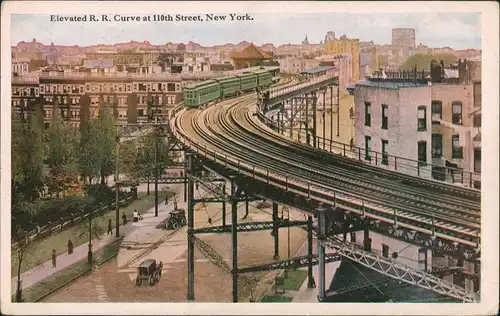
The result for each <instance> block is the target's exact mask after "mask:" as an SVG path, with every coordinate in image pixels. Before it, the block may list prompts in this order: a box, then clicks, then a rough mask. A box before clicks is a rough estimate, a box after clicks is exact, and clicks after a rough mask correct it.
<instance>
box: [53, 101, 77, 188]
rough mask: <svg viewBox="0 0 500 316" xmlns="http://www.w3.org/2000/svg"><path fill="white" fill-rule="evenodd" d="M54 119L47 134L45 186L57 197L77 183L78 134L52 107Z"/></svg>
mask: <svg viewBox="0 0 500 316" xmlns="http://www.w3.org/2000/svg"><path fill="white" fill-rule="evenodd" d="M54 108H55V110H54V118H53V122H52V125H51V127H50V129H49V133H48V141H47V144H48V153H47V164H48V166H49V167H50V171H49V177H48V179H47V185H48V187H49V189H50V190H51V192H55V193H56V194H57V195H58V196H59V193H60V192H61V191H64V190H66V189H67V188H68V186H70V185H73V184H75V182H78V181H77V155H76V151H77V146H78V133H77V130H76V129H75V128H73V127H72V126H70V125H69V124H68V123H67V122H64V121H63V120H62V119H61V115H60V113H59V111H58V109H57V103H56V104H55V106H54Z"/></svg>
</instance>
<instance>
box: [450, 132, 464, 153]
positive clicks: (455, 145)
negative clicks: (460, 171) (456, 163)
mask: <svg viewBox="0 0 500 316" xmlns="http://www.w3.org/2000/svg"><path fill="white" fill-rule="evenodd" d="M451 158H457V159H460V158H462V146H460V136H459V135H453V136H451Z"/></svg>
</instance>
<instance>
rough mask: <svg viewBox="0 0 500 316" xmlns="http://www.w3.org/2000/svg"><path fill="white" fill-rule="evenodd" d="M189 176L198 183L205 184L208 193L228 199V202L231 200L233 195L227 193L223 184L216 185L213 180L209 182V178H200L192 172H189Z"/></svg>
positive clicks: (223, 199)
mask: <svg viewBox="0 0 500 316" xmlns="http://www.w3.org/2000/svg"><path fill="white" fill-rule="evenodd" d="M187 177H188V178H189V179H191V180H193V181H194V182H195V183H198V184H200V185H201V186H203V187H204V188H205V189H206V190H207V192H208V193H211V194H213V195H214V196H215V197H216V198H217V199H219V200H220V201H226V202H230V201H231V196H230V195H227V194H226V193H225V190H224V187H223V186H221V185H216V184H214V183H212V182H209V180H205V178H199V177H196V176H193V175H191V174H188V175H187Z"/></svg>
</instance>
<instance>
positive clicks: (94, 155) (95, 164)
mask: <svg viewBox="0 0 500 316" xmlns="http://www.w3.org/2000/svg"><path fill="white" fill-rule="evenodd" d="M98 136H99V130H98V126H97V123H96V121H95V120H91V121H90V122H88V124H85V126H83V127H82V131H81V138H80V152H79V156H78V157H79V161H78V162H79V168H80V174H81V175H82V177H83V179H84V183H86V184H91V183H92V180H93V179H94V178H95V177H98V176H99V172H100V168H101V165H100V156H99V154H98V152H99V150H100V144H99V137H98Z"/></svg>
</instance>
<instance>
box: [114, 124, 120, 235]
mask: <svg viewBox="0 0 500 316" xmlns="http://www.w3.org/2000/svg"><path fill="white" fill-rule="evenodd" d="M115 139H116V160H115V164H116V166H115V196H116V200H115V204H116V205H115V209H116V214H115V215H116V234H115V236H116V237H120V200H119V199H120V197H119V191H120V190H119V188H120V180H119V177H120V174H119V171H120V169H119V161H120V159H119V157H120V135H119V134H118V133H117V135H116V138H115Z"/></svg>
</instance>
